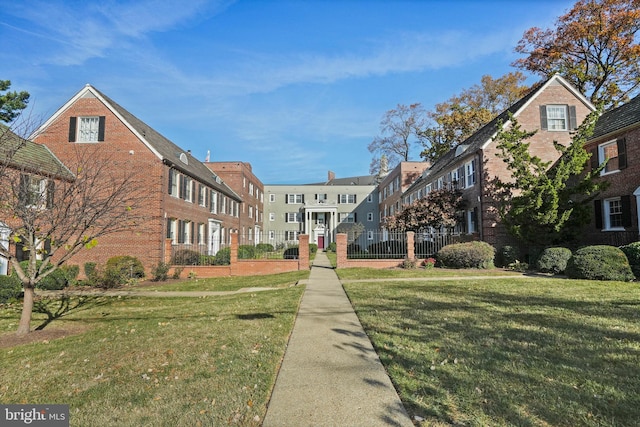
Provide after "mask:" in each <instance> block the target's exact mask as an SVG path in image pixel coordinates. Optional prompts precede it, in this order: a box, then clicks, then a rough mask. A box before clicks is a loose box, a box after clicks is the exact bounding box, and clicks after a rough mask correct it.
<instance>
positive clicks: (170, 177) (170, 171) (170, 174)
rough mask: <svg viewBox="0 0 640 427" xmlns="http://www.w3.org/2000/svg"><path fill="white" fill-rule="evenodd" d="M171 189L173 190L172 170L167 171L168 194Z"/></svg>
mask: <svg viewBox="0 0 640 427" xmlns="http://www.w3.org/2000/svg"><path fill="white" fill-rule="evenodd" d="M171 188H173V169H169V190H168V191H169V194H171V191H172V190H171Z"/></svg>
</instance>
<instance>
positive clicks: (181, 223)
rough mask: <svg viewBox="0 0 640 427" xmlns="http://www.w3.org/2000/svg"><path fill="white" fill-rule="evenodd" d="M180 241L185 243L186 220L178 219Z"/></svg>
mask: <svg viewBox="0 0 640 427" xmlns="http://www.w3.org/2000/svg"><path fill="white" fill-rule="evenodd" d="M178 243H184V221H182V220H178Z"/></svg>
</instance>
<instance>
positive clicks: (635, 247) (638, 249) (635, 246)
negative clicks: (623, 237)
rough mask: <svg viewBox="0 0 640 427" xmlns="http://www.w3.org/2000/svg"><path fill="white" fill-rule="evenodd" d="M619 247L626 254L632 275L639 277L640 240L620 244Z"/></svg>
mask: <svg viewBox="0 0 640 427" xmlns="http://www.w3.org/2000/svg"><path fill="white" fill-rule="evenodd" d="M620 249H621V250H622V252H624V254H625V255H626V256H627V260H628V261H629V265H630V266H631V271H632V272H633V275H634V276H636V279H640V242H633V243H630V244H628V245H625V246H621V247H620Z"/></svg>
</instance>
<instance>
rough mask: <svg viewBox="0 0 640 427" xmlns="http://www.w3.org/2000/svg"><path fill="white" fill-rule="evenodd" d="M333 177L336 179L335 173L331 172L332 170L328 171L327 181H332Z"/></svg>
mask: <svg viewBox="0 0 640 427" xmlns="http://www.w3.org/2000/svg"><path fill="white" fill-rule="evenodd" d="M334 179H336V174H335V172H333V171H329V172H328V173H327V182H331V181H333V180H334Z"/></svg>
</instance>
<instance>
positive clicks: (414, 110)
mask: <svg viewBox="0 0 640 427" xmlns="http://www.w3.org/2000/svg"><path fill="white" fill-rule="evenodd" d="M425 127H426V116H425V111H424V109H423V108H422V105H421V104H419V103H416V104H411V105H401V104H398V106H397V107H396V108H395V109H393V110H389V111H387V112H386V113H385V114H384V116H383V117H382V120H381V121H380V132H381V135H379V136H376V137H375V138H374V139H373V141H372V142H371V143H370V144H369V147H368V149H369V152H370V153H372V154H373V159H372V160H371V166H370V168H369V169H370V173H371V174H372V175H376V174H378V173H379V172H380V159H381V158H382V156H383V155H385V156H386V159H387V162H388V167H389V169H393V168H394V167H395V166H396V165H397V164H398V163H400V162H403V161H408V160H409V158H410V152H411V148H412V147H413V146H414V145H417V144H418V143H419V141H420V138H421V135H420V132H421V131H422V129H424V128H425Z"/></svg>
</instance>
